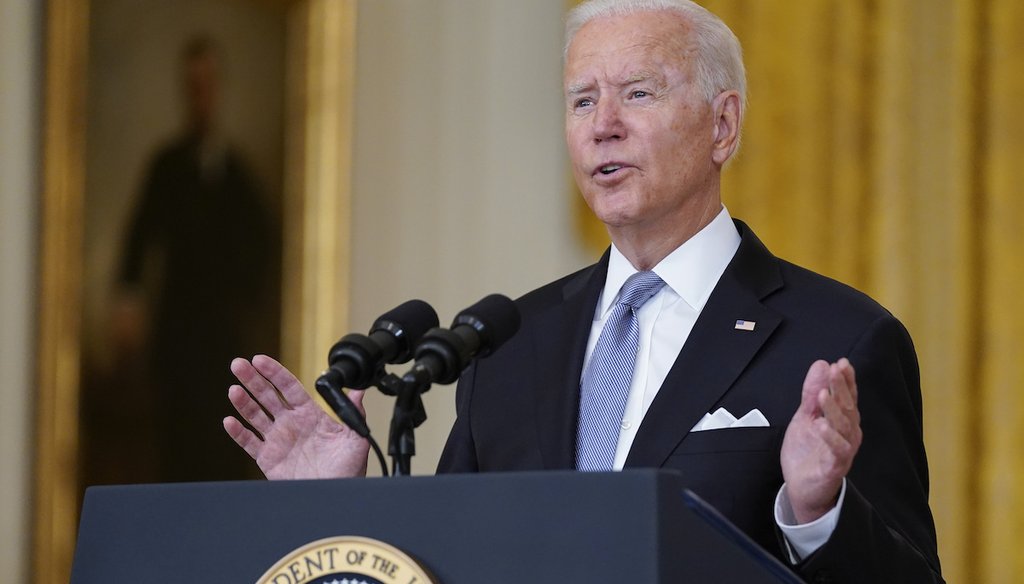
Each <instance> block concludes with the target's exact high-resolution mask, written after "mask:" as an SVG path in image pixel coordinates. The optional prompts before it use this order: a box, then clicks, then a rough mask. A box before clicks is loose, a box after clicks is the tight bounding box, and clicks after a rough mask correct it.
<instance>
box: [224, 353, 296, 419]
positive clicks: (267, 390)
mask: <svg viewBox="0 0 1024 584" xmlns="http://www.w3.org/2000/svg"><path fill="white" fill-rule="evenodd" d="M231 372H232V373H234V374H235V377H237V378H238V381H240V382H242V385H244V386H245V388H246V389H247V390H249V393H250V394H252V398H253V399H255V400H256V402H257V403H259V405H261V406H263V408H264V409H266V410H267V412H269V413H270V415H271V416H274V417H275V418H276V417H277V416H278V414H280V413H281V412H283V411H284V410H285V408H286V405H285V404H284V402H282V401H281V397H280V395H279V394H278V392H277V390H276V389H275V388H274V386H273V385H272V384H271V382H270V381H267V379H266V377H264V376H263V375H262V374H261V373H260V372H259V371H258V370H257V369H256V367H255V366H254V365H253V364H252V363H250V362H249V361H246V360H245V359H241V358H237V359H235V360H233V361H231Z"/></svg>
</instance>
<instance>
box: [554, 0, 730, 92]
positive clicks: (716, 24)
mask: <svg viewBox="0 0 1024 584" xmlns="http://www.w3.org/2000/svg"><path fill="white" fill-rule="evenodd" d="M658 10H669V11H672V12H675V13H676V14H680V15H682V16H683V17H684V18H685V19H686V20H687V22H688V23H689V24H690V26H692V27H693V33H694V34H693V38H692V39H687V40H689V41H690V43H691V45H692V46H694V47H695V48H696V54H697V59H696V61H695V63H694V64H695V67H696V78H697V86H698V88H699V89H700V92H701V94H702V96H703V97H704V98H705V99H706V100H707V101H708V103H711V101H712V100H714V99H715V97H717V96H718V94H720V93H721V92H723V91H727V90H730V89H734V90H736V91H737V92H739V94H740V105H741V109H746V104H747V74H746V70H745V69H744V67H743V49H742V48H741V47H740V41H739V39H737V38H736V35H735V34H733V32H732V30H730V29H729V27H728V26H726V24H725V23H724V22H722V19H721V18H718V17H717V16H715V15H714V14H712V13H711V12H709V11H708V10H707V9H706V8H704V7H703V6H700V5H698V4H695V3H694V2H692V1H691V0H588V1H587V2H583V3H582V4H580V5H579V6H576V7H575V8H573V9H572V10H571V11H570V12H569V14H568V16H567V17H566V20H565V50H564V51H565V52H564V54H565V56H568V54H569V45H570V44H571V43H572V39H573V38H574V37H575V36H576V33H577V32H579V30H580V29H581V28H583V25H585V24H587V23H588V22H590V21H591V20H594V19H595V18H602V17H608V16H624V15H627V14H634V13H637V12H649V11H658Z"/></svg>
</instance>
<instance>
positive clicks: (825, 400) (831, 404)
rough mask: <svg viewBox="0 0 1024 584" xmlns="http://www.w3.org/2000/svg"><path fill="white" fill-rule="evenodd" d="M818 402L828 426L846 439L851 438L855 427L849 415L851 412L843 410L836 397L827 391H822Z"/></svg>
mask: <svg viewBox="0 0 1024 584" xmlns="http://www.w3.org/2000/svg"><path fill="white" fill-rule="evenodd" d="M818 401H819V404H820V407H821V411H822V414H823V417H824V419H825V420H826V422H827V423H828V425H829V426H830V427H831V428H833V429H835V430H836V431H837V432H839V433H840V434H842V435H843V436H844V437H848V436H850V430H851V428H852V427H853V420H852V419H851V417H850V415H849V414H850V412H849V410H845V409H843V408H842V406H841V405H840V403H839V400H838V399H837V398H836V396H835V395H829V393H828V391H826V390H822V391H821V393H820V394H818Z"/></svg>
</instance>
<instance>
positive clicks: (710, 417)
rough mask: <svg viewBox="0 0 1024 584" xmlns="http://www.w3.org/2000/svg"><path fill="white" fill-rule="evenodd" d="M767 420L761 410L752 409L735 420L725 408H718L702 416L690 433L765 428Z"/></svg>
mask: <svg viewBox="0 0 1024 584" xmlns="http://www.w3.org/2000/svg"><path fill="white" fill-rule="evenodd" d="M768 426H769V424H768V418H766V417H764V414H762V413H761V410H759V409H757V408H754V409H752V410H750V411H749V412H747V413H746V414H744V415H743V417H742V418H740V419H738V420H737V419H736V416H734V415H732V414H730V413H729V410H727V409H725V408H718V409H717V410H715V412H714V413H713V414H712V413H709V414H704V417H703V418H701V419H700V421H699V422H697V424H696V425H695V426H694V427H693V429H692V430H690V431H691V432H703V431H704V430H721V429H723V428H767V427H768Z"/></svg>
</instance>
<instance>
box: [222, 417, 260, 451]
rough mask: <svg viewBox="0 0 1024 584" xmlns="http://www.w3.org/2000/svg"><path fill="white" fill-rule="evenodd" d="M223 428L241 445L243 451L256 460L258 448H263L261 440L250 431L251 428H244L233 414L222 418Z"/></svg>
mask: <svg viewBox="0 0 1024 584" xmlns="http://www.w3.org/2000/svg"><path fill="white" fill-rule="evenodd" d="M223 423H224V430H225V431H226V432H227V433H228V436H231V439H232V440H234V441H235V444H237V445H239V446H241V447H242V450H245V453H246V454H248V455H249V456H251V457H252V459H253V460H256V457H257V456H259V454H260V450H261V449H262V448H263V441H262V440H260V439H259V437H258V436H256V434H253V433H252V430H250V429H248V428H246V427H245V426H244V425H243V424H242V423H241V422H239V421H238V420H237V419H235V418H234V417H233V416H228V417H226V418H224V422H223Z"/></svg>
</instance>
